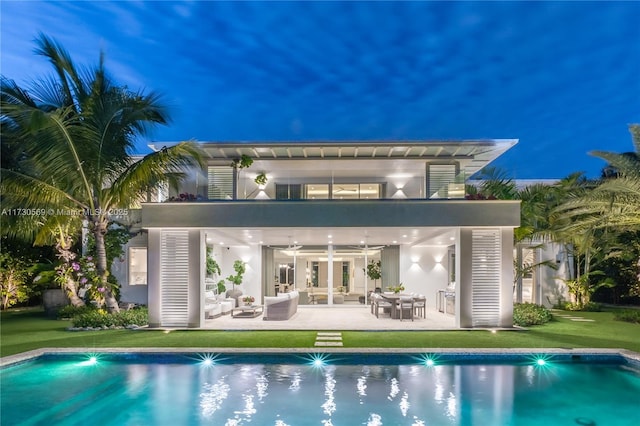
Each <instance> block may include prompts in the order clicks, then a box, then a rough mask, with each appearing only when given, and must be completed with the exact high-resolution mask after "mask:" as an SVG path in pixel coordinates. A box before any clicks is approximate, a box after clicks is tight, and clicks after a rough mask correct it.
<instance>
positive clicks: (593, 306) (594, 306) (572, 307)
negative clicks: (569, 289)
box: [560, 302, 602, 312]
mask: <svg viewBox="0 0 640 426" xmlns="http://www.w3.org/2000/svg"><path fill="white" fill-rule="evenodd" d="M560 309H563V310H565V311H583V312H600V311H601V310H602V305H600V304H599V303H595V302H588V303H585V304H584V305H579V304H577V303H571V302H565V303H564V304H563V305H562V306H561V307H560Z"/></svg>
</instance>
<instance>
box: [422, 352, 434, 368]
mask: <svg viewBox="0 0 640 426" xmlns="http://www.w3.org/2000/svg"><path fill="white" fill-rule="evenodd" d="M418 359H419V360H420V363H421V364H422V365H424V366H426V367H433V366H435V365H436V361H437V360H438V355H437V354H421V355H419V357H418Z"/></svg>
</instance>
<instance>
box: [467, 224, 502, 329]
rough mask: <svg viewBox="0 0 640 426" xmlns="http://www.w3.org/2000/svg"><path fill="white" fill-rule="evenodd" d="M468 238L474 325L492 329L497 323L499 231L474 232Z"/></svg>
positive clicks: (498, 309) (498, 315)
mask: <svg viewBox="0 0 640 426" xmlns="http://www.w3.org/2000/svg"><path fill="white" fill-rule="evenodd" d="M471 235H472V271H471V284H472V289H473V291H472V303H473V307H472V312H473V313H472V322H473V326H474V327H495V326H497V325H498V324H499V321H500V281H501V274H500V270H501V247H500V244H501V243H500V241H501V240H500V230H499V229H474V230H473V231H472V232H471Z"/></svg>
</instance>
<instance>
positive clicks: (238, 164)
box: [230, 154, 253, 200]
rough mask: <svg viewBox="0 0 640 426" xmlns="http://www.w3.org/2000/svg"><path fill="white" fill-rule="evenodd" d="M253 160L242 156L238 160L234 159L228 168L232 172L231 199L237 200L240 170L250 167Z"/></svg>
mask: <svg viewBox="0 0 640 426" xmlns="http://www.w3.org/2000/svg"><path fill="white" fill-rule="evenodd" d="M252 164H253V159H252V158H251V157H249V156H248V155H246V154H242V155H241V156H240V158H234V159H233V161H232V162H231V164H230V166H231V168H232V169H233V171H234V175H235V176H234V179H233V199H234V200H237V199H238V179H239V178H240V170H242V169H246V168H248V167H251V165H252Z"/></svg>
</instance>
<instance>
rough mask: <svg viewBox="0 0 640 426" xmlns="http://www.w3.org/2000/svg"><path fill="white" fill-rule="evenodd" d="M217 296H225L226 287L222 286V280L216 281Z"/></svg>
mask: <svg viewBox="0 0 640 426" xmlns="http://www.w3.org/2000/svg"><path fill="white" fill-rule="evenodd" d="M217 286H218V294H225V292H226V291H227V287H226V286H225V285H224V280H220V281H218V284H217Z"/></svg>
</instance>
